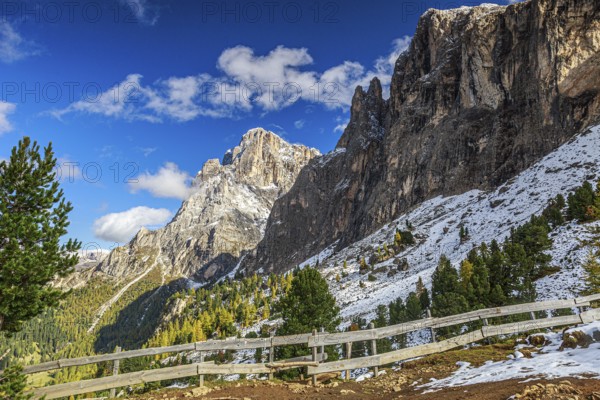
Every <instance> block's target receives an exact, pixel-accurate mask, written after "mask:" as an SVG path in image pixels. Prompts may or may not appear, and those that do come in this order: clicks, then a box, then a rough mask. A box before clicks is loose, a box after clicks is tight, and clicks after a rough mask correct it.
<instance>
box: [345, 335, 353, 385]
mask: <svg viewBox="0 0 600 400" xmlns="http://www.w3.org/2000/svg"><path fill="white" fill-rule="evenodd" d="M351 358H352V342H348V343H346V360H349V359H351ZM346 380H347V381H349V380H350V370H349V369H347V370H346Z"/></svg>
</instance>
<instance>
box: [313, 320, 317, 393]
mask: <svg viewBox="0 0 600 400" xmlns="http://www.w3.org/2000/svg"><path fill="white" fill-rule="evenodd" d="M312 334H313V337H314V336H317V330H316V329H313V331H312ZM312 360H313V362H317V346H315V347H313V348H312ZM312 384H313V385H314V386H317V374H314V375H313V376H312Z"/></svg>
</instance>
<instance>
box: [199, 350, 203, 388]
mask: <svg viewBox="0 0 600 400" xmlns="http://www.w3.org/2000/svg"><path fill="white" fill-rule="evenodd" d="M203 363H204V352H203V351H201V352H200V364H201V365H200V368H202V364H203ZM198 386H200V387H203V386H204V374H199V375H198Z"/></svg>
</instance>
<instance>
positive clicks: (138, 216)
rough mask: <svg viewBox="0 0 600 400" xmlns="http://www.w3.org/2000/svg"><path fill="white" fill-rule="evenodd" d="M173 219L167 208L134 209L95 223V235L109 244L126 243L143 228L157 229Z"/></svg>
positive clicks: (106, 217)
mask: <svg viewBox="0 0 600 400" xmlns="http://www.w3.org/2000/svg"><path fill="white" fill-rule="evenodd" d="M171 217H172V213H171V211H169V210H167V209H165V208H150V207H145V206H141V207H134V208H131V209H129V210H127V211H123V212H120V213H112V214H107V215H105V216H103V217H100V218H98V219H97V220H96V221H94V235H96V237H97V238H99V239H102V240H106V241H109V242H117V243H124V242H127V241H128V240H130V239H131V238H132V237H133V236H134V235H135V234H136V233H137V232H138V231H139V230H140V229H141V228H142V227H146V228H156V227H158V226H161V225H164V224H165V223H166V222H168V221H169V219H170V218H171Z"/></svg>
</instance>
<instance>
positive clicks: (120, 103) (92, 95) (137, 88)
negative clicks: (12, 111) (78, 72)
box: [50, 74, 158, 122]
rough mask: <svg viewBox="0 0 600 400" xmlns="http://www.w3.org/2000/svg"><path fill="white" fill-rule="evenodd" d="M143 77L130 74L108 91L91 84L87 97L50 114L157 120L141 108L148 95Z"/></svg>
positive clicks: (57, 116)
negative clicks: (143, 84) (84, 114)
mask: <svg viewBox="0 0 600 400" xmlns="http://www.w3.org/2000/svg"><path fill="white" fill-rule="evenodd" d="M141 79H142V76H141V75H139V74H130V75H128V76H127V77H126V78H125V80H124V81H122V82H120V83H118V84H116V85H114V86H112V87H110V88H109V89H107V90H106V91H102V90H101V87H100V86H90V87H89V88H88V90H86V94H85V95H86V98H84V99H81V100H79V101H76V102H74V103H71V104H70V105H69V106H68V107H67V108H64V109H61V110H52V111H50V114H51V115H53V116H55V117H56V118H58V119H61V118H62V116H63V115H65V114H68V113H71V112H75V111H77V112H83V113H88V114H100V115H103V116H106V117H115V118H123V119H127V120H145V121H149V122H157V120H158V119H157V118H156V117H155V116H153V115H151V114H148V113H147V112H145V111H143V109H142V110H140V106H142V105H143V104H142V103H143V102H144V99H145V98H146V97H147V94H146V93H145V91H144V89H143V87H142V85H141V83H140V81H141Z"/></svg>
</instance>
